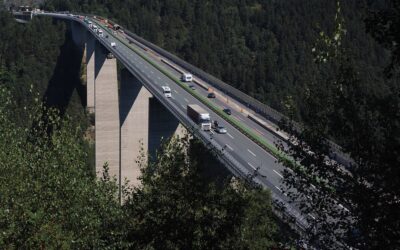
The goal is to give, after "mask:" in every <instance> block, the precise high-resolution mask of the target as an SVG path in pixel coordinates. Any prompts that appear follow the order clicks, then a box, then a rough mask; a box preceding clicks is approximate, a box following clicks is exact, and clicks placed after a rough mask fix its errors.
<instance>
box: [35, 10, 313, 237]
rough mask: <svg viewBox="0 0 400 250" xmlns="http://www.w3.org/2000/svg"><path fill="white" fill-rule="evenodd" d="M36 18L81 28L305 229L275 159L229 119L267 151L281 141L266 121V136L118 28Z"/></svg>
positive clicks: (236, 105) (230, 103)
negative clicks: (263, 142) (254, 137)
mask: <svg viewBox="0 0 400 250" xmlns="http://www.w3.org/2000/svg"><path fill="white" fill-rule="evenodd" d="M40 15H47V16H52V17H58V18H65V19H69V20H74V21H78V22H79V23H81V24H82V25H84V26H85V27H86V28H87V30H89V32H90V33H91V34H92V35H93V36H95V37H96V38H97V40H98V41H99V42H100V43H101V44H102V45H103V46H104V47H105V48H107V49H108V50H109V51H110V53H112V54H113V56H114V57H115V58H117V59H118V60H119V61H120V62H121V63H122V64H123V65H124V66H125V67H126V68H127V69H128V70H129V71H130V72H131V73H132V74H133V75H134V76H135V77H136V78H138V80H140V81H141V82H142V84H143V85H144V86H145V87H146V88H147V89H148V90H149V91H150V92H151V93H152V94H153V95H154V96H155V97H157V99H159V101H160V102H161V103H163V104H164V105H165V106H166V107H167V108H168V109H169V110H170V111H171V113H173V114H174V115H175V116H176V117H177V118H178V120H180V121H181V123H182V124H183V125H184V126H185V127H186V128H187V129H188V130H189V131H194V130H196V134H197V135H198V136H200V137H201V138H203V140H204V141H206V142H207V144H209V145H210V146H211V147H213V148H214V149H215V150H216V151H218V154H219V155H220V157H221V158H223V160H224V161H225V162H227V164H228V165H229V166H230V170H231V171H233V172H234V174H236V175H241V176H242V177H246V176H247V177H249V176H251V177H252V178H254V181H255V182H256V183H258V184H260V185H262V186H264V187H266V188H268V189H270V190H271V191H272V197H273V200H274V205H275V209H277V210H280V211H284V212H285V213H284V214H285V215H286V218H288V219H289V221H290V222H291V223H292V225H294V226H296V227H299V228H302V229H303V230H304V229H306V228H307V227H308V225H309V223H308V222H307V219H308V218H309V216H307V215H302V214H301V213H300V210H299V209H298V208H297V207H296V206H295V205H294V204H289V198H288V197H287V196H286V195H285V194H284V192H283V189H282V179H283V170H284V167H283V166H282V165H281V164H280V163H279V162H278V159H277V156H275V155H273V154H272V153H271V152H269V151H267V150H265V148H263V147H261V146H260V145H259V144H258V143H257V142H255V141H254V140H252V139H251V138H250V137H249V136H248V135H246V134H244V133H243V131H242V130H240V128H238V127H237V126H235V124H234V123H232V122H231V121H230V119H233V120H234V121H235V122H236V123H240V124H241V126H244V127H246V128H247V129H249V130H251V131H253V132H255V133H256V134H257V135H258V136H260V137H262V138H264V139H265V140H266V141H268V142H269V143H270V144H271V145H272V146H273V145H274V143H275V142H277V141H278V140H280V139H281V136H280V135H279V134H277V133H274V128H276V126H275V125H274V124H271V123H269V122H268V121H265V122H267V123H268V125H269V126H271V127H272V128H273V129H272V130H271V129H266V127H265V126H262V125H260V123H257V122H255V121H254V120H252V119H249V114H250V115H252V116H255V117H258V116H257V114H255V113H254V112H252V111H251V110H249V109H248V108H247V107H246V106H245V105H243V104H242V103H240V102H238V101H236V100H234V99H232V98H231V97H229V96H228V95H226V94H224V93H222V92H221V91H218V90H215V89H214V88H212V86H210V85H208V84H207V83H206V82H204V81H203V80H201V79H197V78H196V76H195V75H193V74H192V73H191V72H188V71H187V70H185V69H182V68H180V67H179V66H177V65H176V64H174V62H171V61H169V60H167V59H166V58H163V57H162V56H161V55H160V54H157V53H156V52H154V51H152V50H151V49H149V48H147V47H146V46H145V45H143V44H141V43H140V42H138V41H136V40H135V39H133V38H132V37H130V36H128V35H127V34H126V32H124V31H123V30H122V29H121V28H120V26H119V25H117V24H114V23H111V22H109V21H107V20H105V19H102V18H96V17H85V16H81V15H72V14H57V13H40ZM259 119H262V118H261V117H259ZM229 166H228V169H229Z"/></svg>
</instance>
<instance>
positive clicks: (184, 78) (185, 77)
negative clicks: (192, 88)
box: [181, 73, 193, 82]
mask: <svg viewBox="0 0 400 250" xmlns="http://www.w3.org/2000/svg"><path fill="white" fill-rule="evenodd" d="M181 79H182V81H184V82H191V81H192V80H193V76H192V74H190V73H183V74H182V77H181Z"/></svg>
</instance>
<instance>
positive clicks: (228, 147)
mask: <svg viewBox="0 0 400 250" xmlns="http://www.w3.org/2000/svg"><path fill="white" fill-rule="evenodd" d="M225 145H226V147H227V148H229V149H230V150H232V151H233V148H232V147H231V146H229V145H228V144H225Z"/></svg>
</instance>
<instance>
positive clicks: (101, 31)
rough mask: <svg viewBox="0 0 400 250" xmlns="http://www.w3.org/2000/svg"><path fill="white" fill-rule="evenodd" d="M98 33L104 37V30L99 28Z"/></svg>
mask: <svg viewBox="0 0 400 250" xmlns="http://www.w3.org/2000/svg"><path fill="white" fill-rule="evenodd" d="M97 34H98V35H99V37H103V30H101V29H98V30H97Z"/></svg>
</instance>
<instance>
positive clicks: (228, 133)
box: [226, 133, 235, 139]
mask: <svg viewBox="0 0 400 250" xmlns="http://www.w3.org/2000/svg"><path fill="white" fill-rule="evenodd" d="M226 134H227V135H228V136H229V137H230V138H232V139H235V138H234V137H233V136H232V135H231V134H229V133H226Z"/></svg>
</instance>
